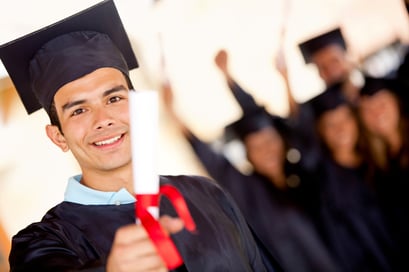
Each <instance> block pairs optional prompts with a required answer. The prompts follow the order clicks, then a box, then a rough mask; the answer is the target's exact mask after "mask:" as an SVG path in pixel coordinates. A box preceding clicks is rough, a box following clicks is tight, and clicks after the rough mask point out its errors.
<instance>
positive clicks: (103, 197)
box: [64, 175, 135, 205]
mask: <svg viewBox="0 0 409 272" xmlns="http://www.w3.org/2000/svg"><path fill="white" fill-rule="evenodd" d="M81 177H82V176H81V175H77V176H73V177H70V178H69V179H68V184H67V187H66V189H65V193H64V201H68V202H73V203H77V204H83V205H120V204H129V203H134V202H135V197H134V196H133V195H131V194H130V193H129V192H128V191H127V190H126V189H125V188H122V189H120V190H119V191H117V192H102V191H97V190H94V189H91V188H89V187H87V186H85V185H83V184H81V183H80V181H81Z"/></svg>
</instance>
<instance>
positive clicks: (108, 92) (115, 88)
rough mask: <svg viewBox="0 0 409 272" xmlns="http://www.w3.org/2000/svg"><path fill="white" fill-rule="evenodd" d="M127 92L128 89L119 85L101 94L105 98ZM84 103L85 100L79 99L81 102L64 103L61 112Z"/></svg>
mask: <svg viewBox="0 0 409 272" xmlns="http://www.w3.org/2000/svg"><path fill="white" fill-rule="evenodd" d="M127 90H128V89H127V88H126V87H125V86H124V85H119V86H116V87H113V88H112V89H109V90H106V91H105V92H103V94H102V97H106V96H108V95H110V94H112V93H115V92H119V91H127ZM85 102H86V99H81V100H75V101H71V102H68V103H66V104H64V105H63V106H62V111H63V112H64V111H66V110H68V109H70V108H72V107H75V106H77V105H81V104H83V103H85Z"/></svg>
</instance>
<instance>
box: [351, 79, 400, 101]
mask: <svg viewBox="0 0 409 272" xmlns="http://www.w3.org/2000/svg"><path fill="white" fill-rule="evenodd" d="M364 79H365V83H364V86H362V88H361V90H360V92H359V95H360V96H365V95H367V96H372V95H374V94H376V93H377V92H379V91H381V90H385V89H386V90H389V91H391V92H394V93H398V91H399V88H398V82H397V80H395V79H392V78H384V77H370V76H366V77H365V78H364Z"/></svg>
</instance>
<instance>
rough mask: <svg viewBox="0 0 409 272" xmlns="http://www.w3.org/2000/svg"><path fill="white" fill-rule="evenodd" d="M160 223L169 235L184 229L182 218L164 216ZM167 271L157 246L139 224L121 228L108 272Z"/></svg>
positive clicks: (109, 257) (109, 260) (109, 262)
mask: <svg viewBox="0 0 409 272" xmlns="http://www.w3.org/2000/svg"><path fill="white" fill-rule="evenodd" d="M159 223H160V225H161V226H162V228H163V230H164V231H165V232H166V233H168V234H175V233H177V232H179V231H181V230H182V229H183V227H184V224H183V221H182V220H181V219H180V218H172V217H170V216H167V215H164V216H161V217H160V218H159ZM125 271H133V272H138V271H158V272H159V271H160V272H162V271H167V268H166V265H165V263H164V262H163V260H162V258H161V257H160V256H159V254H158V252H157V250H156V247H155V245H154V244H153V242H152V241H151V240H150V238H149V235H148V233H147V231H146V230H145V228H144V227H143V226H142V225H139V224H132V225H127V226H123V227H121V228H119V229H118V230H117V232H116V234H115V237H114V242H113V245H112V248H111V252H110V254H109V256H108V262H107V272H125Z"/></svg>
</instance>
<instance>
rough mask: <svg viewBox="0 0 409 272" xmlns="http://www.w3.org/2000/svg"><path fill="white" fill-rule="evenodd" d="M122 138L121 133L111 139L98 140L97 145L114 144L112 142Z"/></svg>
mask: <svg viewBox="0 0 409 272" xmlns="http://www.w3.org/2000/svg"><path fill="white" fill-rule="evenodd" d="M120 138H121V135H119V136H116V137H114V138H111V139H108V140H105V141H100V142H96V143H95V145H97V146H101V145H107V144H112V143H114V142H116V141H118V140H119V139H120Z"/></svg>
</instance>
